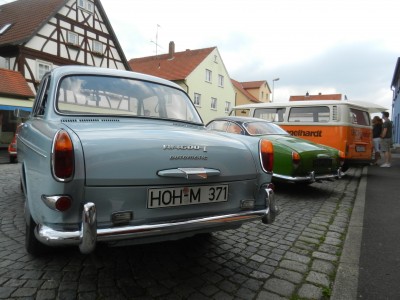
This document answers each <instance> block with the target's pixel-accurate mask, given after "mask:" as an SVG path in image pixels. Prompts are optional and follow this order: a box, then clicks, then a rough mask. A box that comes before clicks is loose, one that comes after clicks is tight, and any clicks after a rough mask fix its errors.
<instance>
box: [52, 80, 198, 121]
mask: <svg viewBox="0 0 400 300" xmlns="http://www.w3.org/2000/svg"><path fill="white" fill-rule="evenodd" d="M56 108H57V110H58V111H59V112H60V113H62V114H69V115H78V114H79V115H82V114H85V115H86V114H91V115H92V114H94V115H106V116H134V117H148V118H161V119H171V120H180V121H186V122H194V123H202V120H201V118H200V116H199V114H198V112H197V111H196V109H195V107H194V105H193V103H192V101H191V100H190V99H189V97H188V96H187V95H186V94H185V93H184V92H182V91H181V90H179V89H176V88H173V87H169V86H165V85H162V84H158V83H154V82H148V81H142V80H136V79H130V78H122V77H111V76H94V75H74V76H68V77H65V78H63V79H62V80H61V82H60V85H59V89H58V96H57V104H56Z"/></svg>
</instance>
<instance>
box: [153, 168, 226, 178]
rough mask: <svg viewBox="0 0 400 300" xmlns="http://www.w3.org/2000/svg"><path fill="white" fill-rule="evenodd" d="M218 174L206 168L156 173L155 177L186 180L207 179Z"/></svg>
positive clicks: (218, 173)
mask: <svg viewBox="0 0 400 300" xmlns="http://www.w3.org/2000/svg"><path fill="white" fill-rule="evenodd" d="M220 174H221V172H220V171H219V170H216V169H206V168H176V169H169V170H161V171H158V172H157V175H158V176H161V177H182V178H186V179H207V178H208V177H212V176H219V175H220Z"/></svg>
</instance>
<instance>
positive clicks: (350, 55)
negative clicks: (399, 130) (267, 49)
mask: <svg viewBox="0 0 400 300" xmlns="http://www.w3.org/2000/svg"><path fill="white" fill-rule="evenodd" d="M222 55H223V58H224V54H222ZM397 57H398V53H396V52H394V51H390V50H388V49H386V48H383V47H382V46H380V45H379V44H377V43H375V42H373V41H370V42H359V43H345V44H340V45H337V46H334V47H332V48H330V49H328V50H327V51H325V52H323V53H321V54H319V55H317V56H314V57H312V58H309V59H305V60H303V61H300V62H297V63H292V64H284V65H280V66H277V67H273V68H271V67H269V66H268V62H265V63H263V62H258V63H257V61H252V62H250V63H249V61H246V62H243V64H242V65H241V66H240V67H237V68H236V69H235V70H234V72H231V76H232V77H233V78H235V79H236V80H239V81H249V80H262V79H264V80H267V81H268V82H269V83H270V84H271V80H272V78H275V77H279V78H280V81H279V82H277V83H276V85H275V96H277V95H278V94H280V95H281V96H284V98H286V99H282V100H287V99H288V97H289V96H290V95H303V94H305V93H306V92H307V91H308V92H309V93H310V94H318V93H319V92H321V93H323V94H328V93H341V94H343V95H347V96H348V97H349V99H357V100H364V101H370V102H375V101H380V102H382V103H384V106H386V107H388V106H390V103H391V97H392V92H391V89H390V84H391V81H392V76H393V72H394V67H395V65H396V61H397ZM246 63H247V64H246ZM226 64H227V67H228V68H229V63H226ZM276 98H277V97H275V99H276Z"/></svg>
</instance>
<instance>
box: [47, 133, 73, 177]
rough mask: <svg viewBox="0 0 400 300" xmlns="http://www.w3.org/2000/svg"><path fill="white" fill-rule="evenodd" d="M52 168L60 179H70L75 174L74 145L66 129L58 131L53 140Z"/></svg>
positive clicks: (54, 174) (55, 175)
mask: <svg viewBox="0 0 400 300" xmlns="http://www.w3.org/2000/svg"><path fill="white" fill-rule="evenodd" d="M52 170H53V176H54V177H55V178H56V179H57V180H58V181H69V180H71V179H72V177H73V175H74V147H73V144H72V140H71V137H70V136H69V134H68V133H67V132H66V131H65V130H60V131H58V132H57V134H56V135H55V137H54V140H53V148H52Z"/></svg>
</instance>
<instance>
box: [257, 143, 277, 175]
mask: <svg viewBox="0 0 400 300" xmlns="http://www.w3.org/2000/svg"><path fill="white" fill-rule="evenodd" d="M260 157H261V165H262V168H263V170H264V171H265V172H272V170H273V169H274V145H272V143H271V142H270V141H268V140H260Z"/></svg>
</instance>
